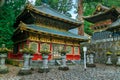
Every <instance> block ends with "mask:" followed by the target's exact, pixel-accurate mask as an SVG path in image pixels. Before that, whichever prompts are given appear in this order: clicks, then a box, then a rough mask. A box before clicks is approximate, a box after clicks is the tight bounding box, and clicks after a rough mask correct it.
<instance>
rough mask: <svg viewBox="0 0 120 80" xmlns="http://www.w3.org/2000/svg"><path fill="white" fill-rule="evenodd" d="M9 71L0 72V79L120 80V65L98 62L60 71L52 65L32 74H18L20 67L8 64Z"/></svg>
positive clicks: (71, 66)
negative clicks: (85, 66) (47, 68)
mask: <svg viewBox="0 0 120 80" xmlns="http://www.w3.org/2000/svg"><path fill="white" fill-rule="evenodd" d="M8 67H9V73H7V74H0V80H120V67H116V66H106V65H103V64H97V66H96V68H87V70H86V71H84V69H83V65H70V66H69V68H70V70H68V71H60V70H58V66H52V67H51V68H52V69H51V70H50V72H48V73H38V71H37V69H36V70H34V71H33V72H32V74H31V75H25V76H17V73H18V71H19V70H20V68H19V67H15V66H11V65H8Z"/></svg>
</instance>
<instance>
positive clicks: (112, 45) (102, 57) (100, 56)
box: [86, 41, 120, 64]
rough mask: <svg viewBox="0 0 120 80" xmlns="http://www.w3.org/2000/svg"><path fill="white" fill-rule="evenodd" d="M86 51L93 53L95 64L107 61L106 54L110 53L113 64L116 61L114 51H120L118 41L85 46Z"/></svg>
mask: <svg viewBox="0 0 120 80" xmlns="http://www.w3.org/2000/svg"><path fill="white" fill-rule="evenodd" d="M86 46H87V47H88V51H89V50H90V51H94V52H95V58H94V60H95V62H96V63H103V64H104V63H105V62H106V60H107V56H106V52H108V51H111V52H112V54H111V56H112V62H113V63H114V64H115V63H116V60H117V56H116V51H118V50H120V41H107V42H97V43H88V44H86Z"/></svg>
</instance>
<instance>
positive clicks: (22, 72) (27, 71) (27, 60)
mask: <svg viewBox="0 0 120 80" xmlns="http://www.w3.org/2000/svg"><path fill="white" fill-rule="evenodd" d="M23 57H24V63H23V67H22V68H21V70H20V71H19V73H18V75H28V74H31V73H32V72H31V67H30V58H31V56H30V54H24V56H23Z"/></svg>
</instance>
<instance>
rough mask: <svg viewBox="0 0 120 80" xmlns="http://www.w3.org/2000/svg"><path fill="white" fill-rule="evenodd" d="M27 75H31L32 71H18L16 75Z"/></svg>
mask: <svg viewBox="0 0 120 80" xmlns="http://www.w3.org/2000/svg"><path fill="white" fill-rule="evenodd" d="M29 74H32V71H31V70H22V69H21V70H20V71H19V72H18V75H29Z"/></svg>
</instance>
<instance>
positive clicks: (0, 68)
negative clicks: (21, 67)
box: [0, 65, 8, 74]
mask: <svg viewBox="0 0 120 80" xmlns="http://www.w3.org/2000/svg"><path fill="white" fill-rule="evenodd" d="M5 73H8V67H7V66H6V65H0V74H5Z"/></svg>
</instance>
